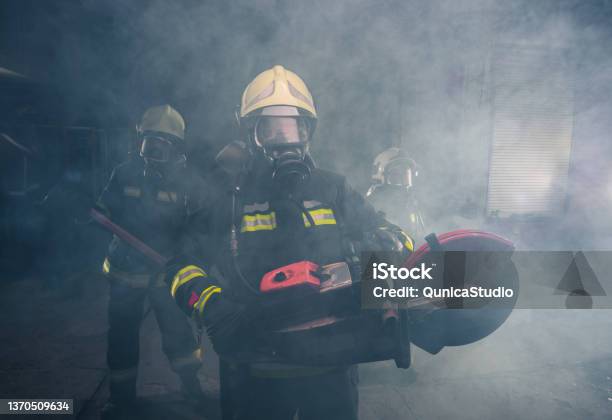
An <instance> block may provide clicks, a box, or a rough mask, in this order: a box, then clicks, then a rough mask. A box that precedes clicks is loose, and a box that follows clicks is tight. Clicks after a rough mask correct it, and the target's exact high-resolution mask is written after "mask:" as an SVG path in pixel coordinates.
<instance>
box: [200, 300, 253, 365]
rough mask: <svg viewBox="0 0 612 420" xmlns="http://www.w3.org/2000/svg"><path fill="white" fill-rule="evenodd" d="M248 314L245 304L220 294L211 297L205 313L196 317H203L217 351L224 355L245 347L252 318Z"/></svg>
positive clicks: (202, 319)
mask: <svg viewBox="0 0 612 420" xmlns="http://www.w3.org/2000/svg"><path fill="white" fill-rule="evenodd" d="M196 306H197V305H196ZM196 311H198V310H197V309H196ZM247 313H248V310H247V306H246V305H245V304H243V303H239V302H235V301H233V300H230V299H228V298H226V297H225V296H224V295H223V293H222V292H219V293H216V294H214V295H212V296H211V297H210V301H209V302H208V303H207V304H206V307H205V309H204V311H202V312H201V313H196V316H200V317H201V321H202V323H203V324H204V326H205V327H206V332H207V333H208V336H209V337H210V340H211V341H212V344H213V347H214V349H215V351H216V352H217V353H218V354H224V353H231V352H236V351H238V350H239V349H240V348H241V347H243V344H244V341H245V340H244V336H245V334H244V333H245V332H246V331H247V329H248V323H249V319H250V318H251V317H249V316H248V315H247Z"/></svg>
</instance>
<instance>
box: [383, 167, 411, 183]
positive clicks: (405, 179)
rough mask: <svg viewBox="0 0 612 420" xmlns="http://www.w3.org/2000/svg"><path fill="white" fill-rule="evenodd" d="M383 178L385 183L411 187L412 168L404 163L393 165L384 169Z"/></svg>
mask: <svg viewBox="0 0 612 420" xmlns="http://www.w3.org/2000/svg"><path fill="white" fill-rule="evenodd" d="M385 178H386V182H387V184H391V185H401V186H404V187H411V186H412V169H410V168H409V167H406V166H404V165H395V166H392V167H390V168H388V169H387V171H385Z"/></svg>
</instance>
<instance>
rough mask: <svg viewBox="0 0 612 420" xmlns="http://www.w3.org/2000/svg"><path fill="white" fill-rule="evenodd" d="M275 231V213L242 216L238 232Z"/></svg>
mask: <svg viewBox="0 0 612 420" xmlns="http://www.w3.org/2000/svg"><path fill="white" fill-rule="evenodd" d="M274 229H276V213H275V212H271V213H258V214H245V215H244V216H242V227H241V228H240V232H256V231H258V230H274Z"/></svg>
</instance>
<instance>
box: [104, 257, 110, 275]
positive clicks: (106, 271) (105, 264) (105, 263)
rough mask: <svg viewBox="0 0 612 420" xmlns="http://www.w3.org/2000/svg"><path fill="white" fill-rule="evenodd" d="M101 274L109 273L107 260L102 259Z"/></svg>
mask: <svg viewBox="0 0 612 420" xmlns="http://www.w3.org/2000/svg"><path fill="white" fill-rule="evenodd" d="M102 272H103V273H104V274H108V273H110V261H109V260H108V258H104V263H102Z"/></svg>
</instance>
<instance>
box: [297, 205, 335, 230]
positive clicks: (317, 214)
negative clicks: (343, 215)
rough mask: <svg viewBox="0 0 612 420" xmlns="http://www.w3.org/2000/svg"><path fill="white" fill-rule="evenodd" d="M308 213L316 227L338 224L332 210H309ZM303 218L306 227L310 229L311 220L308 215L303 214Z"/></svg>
mask: <svg viewBox="0 0 612 420" xmlns="http://www.w3.org/2000/svg"><path fill="white" fill-rule="evenodd" d="M308 213H310V216H311V217H312V220H313V221H314V223H315V225H316V226H320V225H335V224H336V217H335V216H334V211H333V210H332V209H317V210H308ZM302 218H303V219H304V226H306V227H310V220H308V217H306V214H304V213H302Z"/></svg>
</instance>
